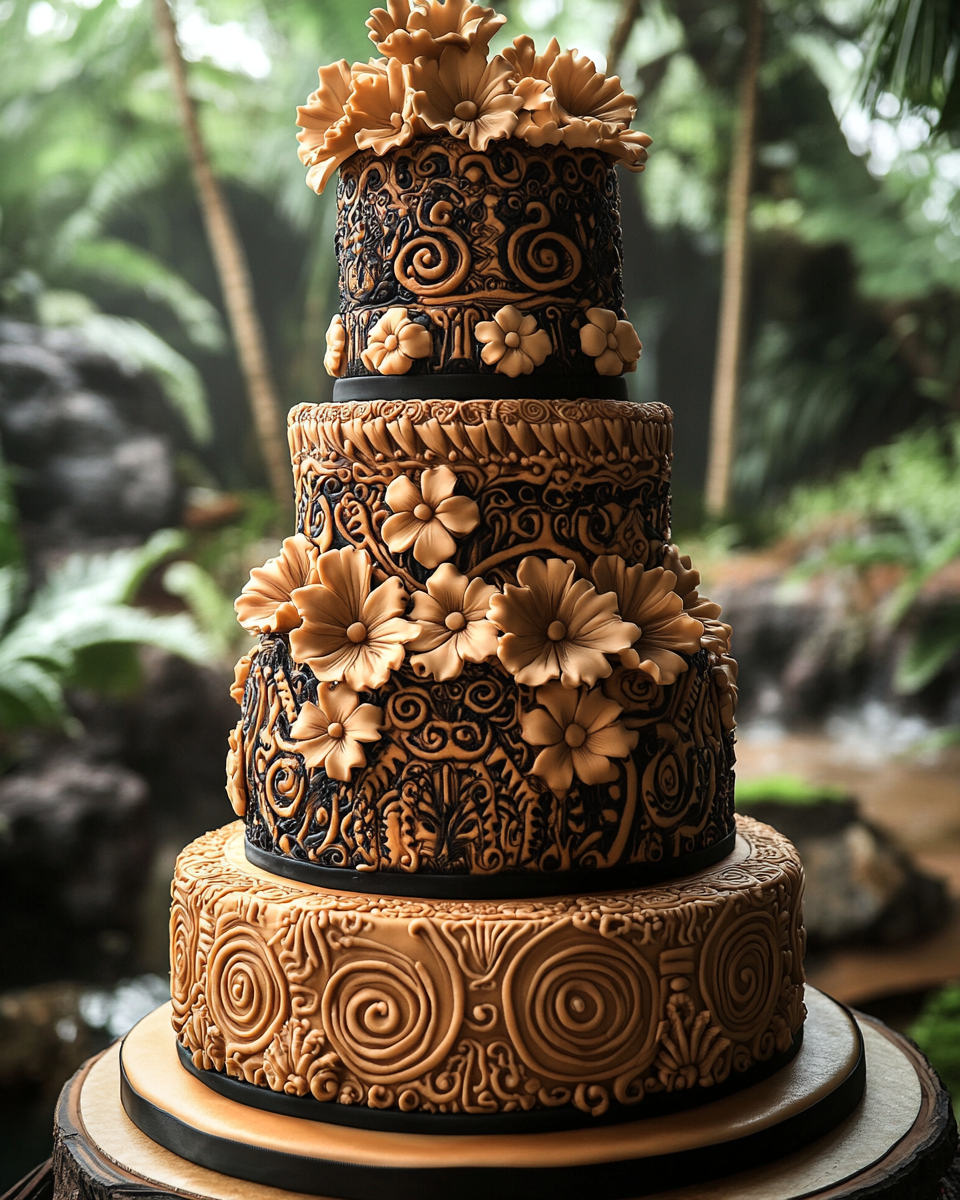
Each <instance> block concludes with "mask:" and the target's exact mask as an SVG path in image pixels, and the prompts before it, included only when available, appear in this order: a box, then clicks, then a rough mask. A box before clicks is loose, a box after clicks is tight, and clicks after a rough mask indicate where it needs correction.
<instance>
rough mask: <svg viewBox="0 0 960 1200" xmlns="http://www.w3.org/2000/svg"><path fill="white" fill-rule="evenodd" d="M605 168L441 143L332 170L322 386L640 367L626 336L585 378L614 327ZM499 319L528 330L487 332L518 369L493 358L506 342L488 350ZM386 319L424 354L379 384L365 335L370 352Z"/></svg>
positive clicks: (502, 147)
mask: <svg viewBox="0 0 960 1200" xmlns="http://www.w3.org/2000/svg"><path fill="white" fill-rule="evenodd" d="M612 163H613V160H612V158H611V157H610V156H609V155H607V154H604V153H602V152H600V151H599V150H595V149H580V148H568V147H566V146H550V145H545V146H541V147H533V146H530V145H528V144H526V143H524V142H520V141H517V140H514V139H509V140H507V141H502V142H494V143H492V144H491V145H490V146H489V147H488V148H487V150H486V151H485V152H477V151H475V150H473V149H471V147H470V145H469V144H468V143H466V142H464V141H461V140H459V139H457V138H454V137H450V136H447V135H442V136H441V135H437V136H434V137H427V138H421V139H418V140H416V141H414V142H412V143H411V144H410V145H409V146H405V147H403V148H401V149H397V150H391V151H389V152H388V153H387V154H384V155H378V154H376V153H375V152H374V151H364V152H361V153H358V154H356V155H354V156H353V157H352V158H351V159H350V160H349V161H348V162H346V163H344V164H343V166H342V167H341V169H340V184H339V189H338V193H337V195H338V206H339V207H338V220H337V255H338V259H339V263H340V303H341V313H340V317H341V320H342V330H343V333H344V335H345V344H344V345H343V347H342V349H340V350H339V351H338V355H337V357H336V359H335V365H336V368H337V369H336V371H335V373H336V374H337V375H348V376H357V375H371V374H376V373H378V372H380V373H384V374H386V373H389V374H407V373H409V374H412V375H417V374H433V373H447V374H449V373H452V372H458V371H466V372H470V373H497V372H501V373H503V372H504V371H506V372H507V373H508V374H510V375H524V374H531V373H534V372H535V373H536V374H538V375H554V376H564V375H569V374H571V373H572V374H575V375H586V376H595V375H596V374H597V373H598V371H600V372H601V373H603V374H617V375H619V374H620V372H621V371H622V370H624V369H628V370H632V369H633V368H634V366H635V363H636V359H637V357H638V356H639V353H640V343H639V341H636V335H635V334H634V335H633V337H634V340H635V347H633V348H632V349H631V350H630V351H629V353H628V352H627V351H626V342H623V346H622V347H621V353H624V354H626V355H627V356H626V359H624V358H622V357H620V356H618V355H617V354H616V353H612V354H611V357H614V358H616V369H612V368H610V367H609V366H608V365H607V364H606V363H605V364H604V366H602V367H601V366H598V362H599V357H598V356H599V355H601V353H603V352H604V351H605V349H606V339H607V337H608V336H609V334H610V332H611V330H612V329H613V328H614V326H615V325H616V323H617V321H618V319H621V320H622V319H623V318H624V317H625V316H626V314H625V312H624V311H623V279H622V270H623V267H622V252H621V239H620V194H619V188H618V183H617V175H616V171H615V169H614V167H613V165H612ZM506 308H512V309H514V310H516V312H517V314H518V318H519V317H526V318H528V325H527V326H526V327H521V326H520V325H519V323H517V324H515V325H514V324H509V323H508V322H506V321H501V324H502V325H503V327H504V328H503V332H504V337H506V336H508V335H509V334H510V333H511V332H513V333H515V335H516V338H517V343H516V351H517V352H519V351H520V350H523V351H524V353H525V355H526V357H525V360H524V361H522V362H521V361H519V360H518V361H517V362H511V360H510V359H509V358H508V357H505V354H504V350H509V349H510V348H511V346H512V340H511V342H508V343H506V345H503V346H501V345H500V342H502V341H503V338H498V336H495V335H497V333H498V327H497V322H496V317H497V314H498V313H500V312H501V310H504V309H506ZM393 309H397V310H401V311H402V312H403V313H404V314H405V319H407V320H409V321H412V322H413V323H414V324H415V325H416V326H417V327H418V332H419V333H421V334H422V336H423V340H424V343H425V345H424V347H423V351H422V353H419V354H418V356H417V357H416V358H413V357H409V358H407V359H406V360H405V361H400V360H399V359H398V361H397V362H396V363H394V364H391V363H388V367H387V370H385V368H384V365H383V359H382V357H377V359H376V361H375V360H374V358H371V356H370V354H369V352H367V353H366V356H365V352H366V351H367V347H368V345H369V344H370V342H371V338H372V336H373V335H374V334H375V333H376V334H377V336H375V337H373V340H374V342H375V343H376V344H378V345H379V344H380V343H381V342H382V340H383V339H382V338H381V337H380V336H379V332H378V327H379V325H380V323H381V321H382V320H383V318H384V317H385V316H386V314H387V313H388V312H389V311H390V310H393ZM590 310H602V311H604V312H606V313H607V314H608V316H609V319H611V320H612V325H611V329H610V330H607V329H604V330H603V339H602V340H603V347H600V346H594V345H593V343H592V342H591V341H590V338H589V336H588V334H589V331H591V329H592V323H591V317H590V316H588V311H590ZM597 319H598V320H599V318H597ZM339 329H340V327H339V326H338V332H337V337H338V339H339V338H340V332H339ZM583 331H587V332H586V333H584V332H583ZM631 332H632V327H631ZM427 335H429V349H428V346H427V343H428V338H427ZM520 335H523V338H524V345H523V346H521V345H520V340H519V338H520ZM584 338H586V340H584ZM621 340H622V339H621ZM541 341H542V349H541V348H540V342H541ZM617 345H620V342H618V341H617V339H614V349H616V346H617Z"/></svg>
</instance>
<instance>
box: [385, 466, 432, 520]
mask: <svg viewBox="0 0 960 1200" xmlns="http://www.w3.org/2000/svg"><path fill="white" fill-rule="evenodd" d="M384 499H385V500H386V502H387V507H388V508H390V509H392V511H393V512H395V513H403V512H413V510H414V509H415V508H416V507H417V505H418V504H420V503H422V501H423V496H421V494H420V489H419V488H418V487H417V485H416V484H415V483H414V482H413V481H412V480H411V479H410V478H409V476H407V475H398V476H397V478H396V479H394V480H392V481H391V483H390V484H389V485H388V486H387V490H386V493H385V494H384Z"/></svg>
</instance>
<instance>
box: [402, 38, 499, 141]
mask: <svg viewBox="0 0 960 1200" xmlns="http://www.w3.org/2000/svg"><path fill="white" fill-rule="evenodd" d="M413 72H414V73H413V75H412V77H411V85H412V86H414V87H415V88H416V89H417V90H416V91H414V93H413V96H412V97H411V104H412V105H413V111H414V112H415V113H416V114H417V116H418V117H419V118H420V120H421V121H422V122H423V123H424V125H426V126H427V127H428V128H430V129H446V130H447V132H448V133H451V134H452V135H453V136H454V137H457V138H462V139H464V140H467V141H469V142H470V145H471V147H472V148H473V149H474V150H478V151H480V150H486V148H487V146H489V145H490V143H491V142H493V141H497V140H498V139H500V138H508V137H510V136H511V134H512V133H513V132H514V130H515V129H516V127H517V121H518V117H517V111H518V109H519V108H520V106H521V104H522V103H523V101H522V100H521V98H520V97H519V96H515V95H514V94H513V90H512V88H511V86H510V76H511V74H512V68H511V67H510V64H509V63H508V62H507V60H506V59H505V58H501V57H500V55H497V56H496V57H495V58H492V59H491V60H490V61H489V62H487V60H486V57H485V52H484V51H483V50H478V49H477V48H476V47H474V48H473V49H471V50H458V49H456V48H455V47H453V46H451V47H449V48H448V49H446V50H444V52H443V53H442V54H441V55H440V58H439V59H438V60H432V59H427V58H418V59H417V62H416V64H415V67H414V68H413Z"/></svg>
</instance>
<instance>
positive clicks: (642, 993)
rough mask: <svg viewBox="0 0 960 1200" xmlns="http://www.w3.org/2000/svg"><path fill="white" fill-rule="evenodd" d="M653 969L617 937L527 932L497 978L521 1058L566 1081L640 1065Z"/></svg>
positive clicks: (650, 1042) (650, 1021)
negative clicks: (528, 935) (524, 942)
mask: <svg viewBox="0 0 960 1200" xmlns="http://www.w3.org/2000/svg"><path fill="white" fill-rule="evenodd" d="M656 988H657V979H656V975H655V974H654V971H653V968H652V967H651V966H650V964H649V963H648V962H647V961H646V959H645V958H643V957H642V955H640V954H639V953H637V951H636V950H634V949H633V947H632V946H630V945H629V944H628V943H627V942H625V941H623V939H607V938H603V937H600V936H599V935H594V936H590V935H585V936H577V934H576V933H574V932H572V931H571V932H568V933H567V935H566V936H565V937H564V936H561V935H560V932H559V931H558V930H557V928H556V926H551V927H550V928H548V929H545V930H543V931H542V932H541V933H539V934H538V935H537V936H536V937H534V938H532V939H531V941H530V943H529V945H527V946H526V947H525V948H524V949H523V950H521V952H520V953H519V954H518V955H517V957H516V958H515V959H514V960H513V962H512V963H511V964H510V968H509V970H508V971H507V974H506V978H505V979H504V985H503V995H504V1017H505V1019H506V1023H507V1029H508V1031H509V1033H510V1037H511V1039H512V1040H513V1042H514V1044H515V1045H516V1047H517V1050H518V1052H519V1054H520V1056H521V1058H522V1059H523V1061H524V1062H525V1063H526V1064H527V1066H528V1067H530V1069H531V1070H533V1071H535V1072H542V1073H544V1074H547V1075H550V1076H552V1077H554V1078H556V1079H559V1080H563V1081H565V1082H569V1083H575V1082H578V1081H579V1080H586V1079H598V1078H601V1079H602V1078H605V1077H608V1076H610V1075H614V1074H619V1073H620V1072H622V1071H624V1070H627V1069H630V1068H637V1069H638V1068H639V1067H640V1065H641V1064H644V1063H645V1061H646V1060H647V1059H648V1058H649V1057H650V1056H652V1051H653V1049H654V1035H655V1034H656V1030H657V1019H656V1013H655V1012H654V996H655V995H656Z"/></svg>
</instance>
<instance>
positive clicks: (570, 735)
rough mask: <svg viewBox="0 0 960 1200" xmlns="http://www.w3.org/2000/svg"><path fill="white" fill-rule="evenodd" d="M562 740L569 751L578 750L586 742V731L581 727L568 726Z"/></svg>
mask: <svg viewBox="0 0 960 1200" xmlns="http://www.w3.org/2000/svg"><path fill="white" fill-rule="evenodd" d="M563 740H564V741H565V742H566V743H567V745H568V746H569V747H570V749H571V750H579V749H580V747H581V746H582V745H583V743H584V742H585V741H586V740H587V731H586V730H585V729H584V727H583V726H582V725H568V726H567V728H566V729H565V730H564V732H563Z"/></svg>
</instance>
